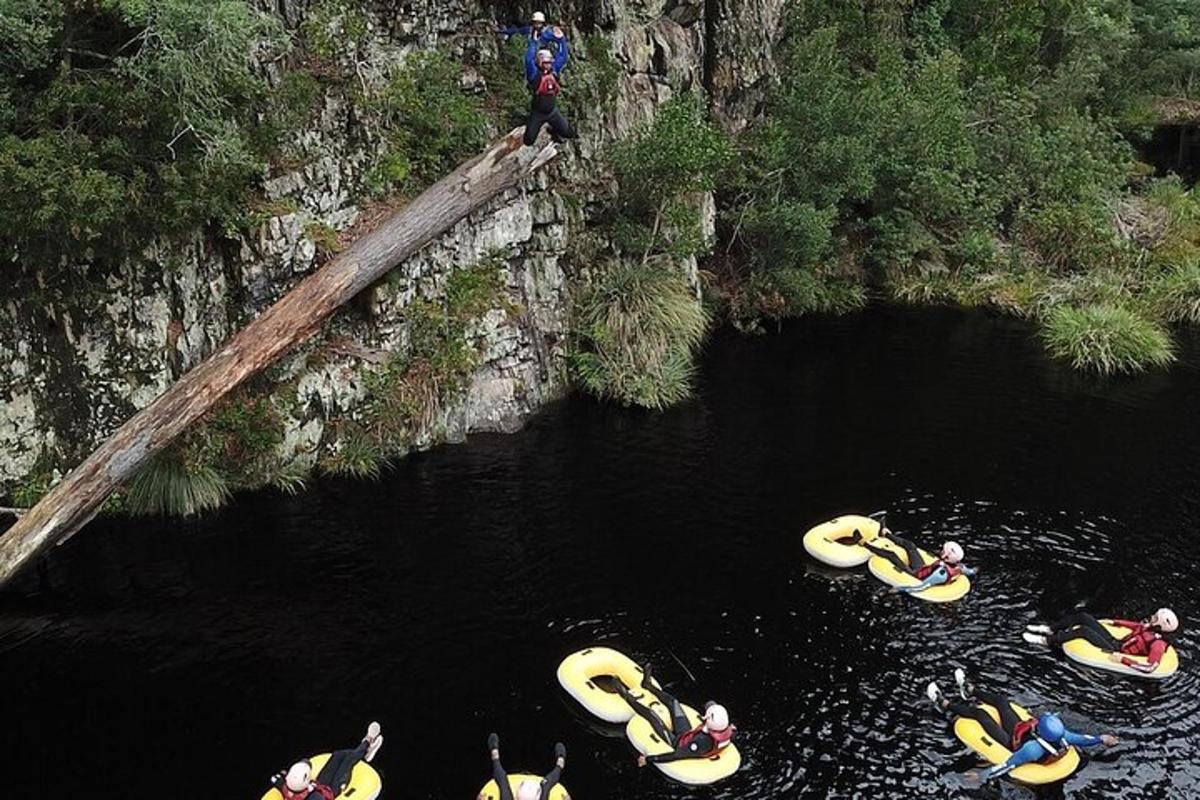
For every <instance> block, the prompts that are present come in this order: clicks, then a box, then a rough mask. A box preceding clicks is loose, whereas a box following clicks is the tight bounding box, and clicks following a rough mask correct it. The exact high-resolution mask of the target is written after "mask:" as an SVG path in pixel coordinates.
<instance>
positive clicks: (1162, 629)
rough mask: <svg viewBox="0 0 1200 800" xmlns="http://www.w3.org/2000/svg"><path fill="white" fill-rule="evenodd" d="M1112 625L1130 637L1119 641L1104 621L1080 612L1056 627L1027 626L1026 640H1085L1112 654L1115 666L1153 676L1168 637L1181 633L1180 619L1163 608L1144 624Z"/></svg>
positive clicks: (1047, 642)
mask: <svg viewBox="0 0 1200 800" xmlns="http://www.w3.org/2000/svg"><path fill="white" fill-rule="evenodd" d="M1112 622H1113V624H1114V625H1118V626H1120V627H1122V628H1125V629H1126V630H1128V631H1129V633H1128V634H1126V635H1125V636H1124V637H1122V638H1120V639H1118V638H1117V637H1116V636H1113V635H1112V634H1111V633H1109V632H1108V631H1107V630H1105V628H1104V625H1102V624H1101V623H1100V620H1098V619H1096V618H1095V617H1093V616H1092V615H1091V614H1087V613H1085V612H1079V613H1076V614H1071V615H1070V616H1067V617H1064V618H1063V619H1060V620H1059V621H1058V622H1056V623H1054V624H1053V625H1027V626H1026V628H1027V630H1026V631H1025V633H1023V634H1022V638H1024V639H1025V641H1027V642H1030V643H1031V644H1045V645H1063V644H1066V643H1067V642H1069V641H1071V640H1073V639H1085V640H1087V641H1088V642H1089V643H1091V644H1093V645H1095V646H1096V647H1099V648H1100V649H1101V650H1105V651H1108V652H1110V653H1111V655H1109V657H1108V659H1109V661H1112V662H1113V663H1114V664H1123V665H1125V666H1126V667H1129V668H1130V669H1133V670H1137V671H1138V672H1143V673H1146V674H1147V675H1149V674H1150V673H1152V672H1154V670H1156V669H1157V668H1158V664H1159V662H1160V661H1162V657H1163V654H1164V653H1166V652H1167V648H1168V647H1170V646H1171V642H1170V641H1169V640H1168V639H1167V637H1166V636H1165V635H1164V634H1168V633H1174V632H1175V631H1177V630H1179V617H1177V616H1175V612H1174V611H1172V610H1171V609H1169V608H1160V609H1159V610H1158V611H1155V612H1154V613H1153V614H1151V615H1150V616H1149V617H1147V618H1146V619H1143V620H1141V621H1134V620H1128V619H1114V620H1113V621H1112ZM1131 656H1139V657H1142V658H1145V659H1146V663H1144V664H1143V663H1141V662H1140V661H1134V660H1133V659H1132V658H1131Z"/></svg>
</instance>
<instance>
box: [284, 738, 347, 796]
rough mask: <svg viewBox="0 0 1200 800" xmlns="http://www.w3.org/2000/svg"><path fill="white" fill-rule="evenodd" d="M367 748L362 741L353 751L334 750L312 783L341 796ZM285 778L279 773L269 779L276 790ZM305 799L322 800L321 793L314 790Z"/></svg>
mask: <svg viewBox="0 0 1200 800" xmlns="http://www.w3.org/2000/svg"><path fill="white" fill-rule="evenodd" d="M368 747H370V743H369V742H366V741H364V742H363V743H362V744H360V745H359V746H358V747H356V748H354V749H353V750H334V751H333V753H331V754H330V756H329V760H328V761H326V762H325V766H323V767H321V771H320V772H318V773H317V775H316V777H315V778H313V782H314V783H319V784H321V785H322V786H328V787H329V788H331V789H333V792H334V794H335V795H338V794H341V793H342V791H343V790H345V788H346V786H347V785H349V783H350V776H351V775H352V774H353V773H354V766H355V765H356V764H358V762H360V761H362V760H363V759H364V758H365V757H366V755H367V748H368ZM285 777H286V773H284V772H281V773H279V774H278V775H276V776H275V777H274V778H272V779H271V784H272V785H273V786H274V787H275V788H277V789H278V788H281V787H282V786H283V782H284V779H285ZM307 797H308V798H310V800H322V796H321V793H320V792H318V791H316V790H313V791H311V792H309V793H308V795H307Z"/></svg>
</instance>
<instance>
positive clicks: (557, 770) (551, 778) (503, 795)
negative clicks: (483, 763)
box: [492, 758, 563, 800]
mask: <svg viewBox="0 0 1200 800" xmlns="http://www.w3.org/2000/svg"><path fill="white" fill-rule="evenodd" d="M562 771H563V768H562V767H560V766H558V764H557V763H555V765H554V769H552V770H550V771H549V772H548V773H546V777H544V778H542V800H549V798H550V791H551V790H552V789H554V787H555V786H557V785H558V781H559V780H560V779H561V778H562ZM492 777H493V778H495V780H496V786H497V787H498V788H499V789H500V800H513V791H512V786H510V785H509V783H508V773H507V772H505V771H504V767H503V766H502V765H501V764H500V759H498V758H493V759H492Z"/></svg>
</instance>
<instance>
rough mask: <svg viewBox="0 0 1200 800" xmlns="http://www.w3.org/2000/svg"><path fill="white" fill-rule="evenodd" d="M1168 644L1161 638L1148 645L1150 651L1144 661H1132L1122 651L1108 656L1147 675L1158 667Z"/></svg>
mask: <svg viewBox="0 0 1200 800" xmlns="http://www.w3.org/2000/svg"><path fill="white" fill-rule="evenodd" d="M1169 646H1170V645H1168V644H1167V643H1166V642H1164V641H1163V640H1161V639H1159V640H1158V641H1156V642H1155V643H1154V644H1152V645H1150V653H1149V654H1148V655H1147V656H1146V663H1144V664H1143V663H1142V662H1141V661H1134V660H1133V659H1132V658H1130V657H1129V656H1127V655H1125V654H1124V653H1113V654H1112V655H1111V656H1109V660H1110V661H1113V662H1116V663H1117V664H1123V665H1125V666H1126V667H1129V668H1130V669H1132V670H1136V671H1138V672H1140V673H1142V674H1143V675H1149V674H1150V673H1152V672H1154V671H1155V670H1156V669H1158V665H1159V663H1160V662H1161V661H1162V657H1163V655H1164V654H1165V653H1166V652H1167V648H1168V647H1169Z"/></svg>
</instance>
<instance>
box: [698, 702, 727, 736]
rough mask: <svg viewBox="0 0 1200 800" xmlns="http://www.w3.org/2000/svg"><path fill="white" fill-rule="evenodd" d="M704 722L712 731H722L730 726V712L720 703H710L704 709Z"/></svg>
mask: <svg viewBox="0 0 1200 800" xmlns="http://www.w3.org/2000/svg"><path fill="white" fill-rule="evenodd" d="M704 724H705V725H706V726H707V727H708V729H709V730H710V731H717V732H718V733H720V732H721V731H723V730H725V729H726V728H728V727H729V712H728V711H727V710H726V709H725V706H723V705H720V704H719V703H709V704H708V707H707V708H705V709H704Z"/></svg>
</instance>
